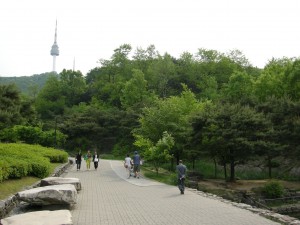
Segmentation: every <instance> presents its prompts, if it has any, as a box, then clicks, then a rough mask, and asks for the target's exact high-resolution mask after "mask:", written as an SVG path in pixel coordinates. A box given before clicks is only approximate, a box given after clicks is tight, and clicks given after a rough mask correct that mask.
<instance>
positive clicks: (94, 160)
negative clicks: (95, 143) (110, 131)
mask: <svg viewBox="0 0 300 225" xmlns="http://www.w3.org/2000/svg"><path fill="white" fill-rule="evenodd" d="M93 162H94V168H95V170H97V168H98V163H99V156H98V153H97V152H96V151H95V153H94V155H93Z"/></svg>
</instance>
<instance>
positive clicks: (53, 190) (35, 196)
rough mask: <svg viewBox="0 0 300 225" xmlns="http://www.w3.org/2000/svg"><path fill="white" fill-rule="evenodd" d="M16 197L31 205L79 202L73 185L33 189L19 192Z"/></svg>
mask: <svg viewBox="0 0 300 225" xmlns="http://www.w3.org/2000/svg"><path fill="white" fill-rule="evenodd" d="M16 196H17V198H18V200H20V201H24V202H28V203H29V204H31V205H56V204H58V205H61V204H67V205H71V204H75V203H76V201H77V191H76V189H75V187H74V185H72V184H62V185H52V186H45V187H38V188H32V189H29V190H26V191H21V192H18V193H17V194H16Z"/></svg>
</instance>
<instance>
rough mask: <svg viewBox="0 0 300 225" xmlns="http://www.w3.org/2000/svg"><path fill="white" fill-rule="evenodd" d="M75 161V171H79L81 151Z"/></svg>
mask: <svg viewBox="0 0 300 225" xmlns="http://www.w3.org/2000/svg"><path fill="white" fill-rule="evenodd" d="M75 159H76V165H77V171H78V170H80V167H81V159H82V155H81V151H79V152H78V153H77V155H76V157H75Z"/></svg>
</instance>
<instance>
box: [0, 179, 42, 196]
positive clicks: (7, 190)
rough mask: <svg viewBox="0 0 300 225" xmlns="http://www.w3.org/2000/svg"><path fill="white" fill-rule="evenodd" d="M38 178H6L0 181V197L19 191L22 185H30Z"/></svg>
mask: <svg viewBox="0 0 300 225" xmlns="http://www.w3.org/2000/svg"><path fill="white" fill-rule="evenodd" d="M39 180H40V179H39V178H37V177H23V178H20V179H13V180H12V179H11V180H6V181H4V182H2V183H0V190H1V192H0V199H1V200H2V199H6V198H8V197H9V196H11V195H13V194H15V193H17V192H19V191H21V190H22V189H23V188H24V187H26V186H30V185H32V184H34V183H36V182H38V181H39Z"/></svg>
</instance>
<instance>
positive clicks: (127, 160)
mask: <svg viewBox="0 0 300 225" xmlns="http://www.w3.org/2000/svg"><path fill="white" fill-rule="evenodd" d="M131 160H132V159H131V158H130V157H129V154H127V155H126V158H125V161H124V167H125V168H126V170H127V172H128V179H129V178H130V176H131V174H130V173H131V164H132V161H131Z"/></svg>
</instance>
